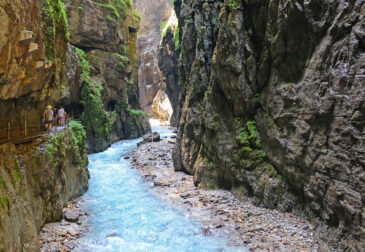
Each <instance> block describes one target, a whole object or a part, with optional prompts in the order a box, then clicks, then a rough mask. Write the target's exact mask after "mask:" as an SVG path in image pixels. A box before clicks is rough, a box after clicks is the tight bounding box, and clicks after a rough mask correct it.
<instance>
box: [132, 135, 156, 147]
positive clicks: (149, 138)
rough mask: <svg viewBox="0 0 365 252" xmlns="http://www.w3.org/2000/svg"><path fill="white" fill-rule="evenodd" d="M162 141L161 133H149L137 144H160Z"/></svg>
mask: <svg viewBox="0 0 365 252" xmlns="http://www.w3.org/2000/svg"><path fill="white" fill-rule="evenodd" d="M160 140H161V138H160V133H158V132H153V133H149V134H146V135H144V136H143V141H141V142H139V143H137V146H140V145H141V144H146V143H150V142H159V141H160Z"/></svg>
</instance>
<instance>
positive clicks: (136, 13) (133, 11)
mask: <svg viewBox="0 0 365 252" xmlns="http://www.w3.org/2000/svg"><path fill="white" fill-rule="evenodd" d="M132 15H133V21H135V22H138V21H140V20H141V19H142V17H141V15H140V14H139V13H138V12H137V11H135V10H132Z"/></svg>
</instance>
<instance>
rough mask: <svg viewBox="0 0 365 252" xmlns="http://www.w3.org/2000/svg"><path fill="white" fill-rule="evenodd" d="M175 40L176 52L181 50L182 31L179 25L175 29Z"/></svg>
mask: <svg viewBox="0 0 365 252" xmlns="http://www.w3.org/2000/svg"><path fill="white" fill-rule="evenodd" d="M174 40H175V51H177V50H179V48H180V30H179V25H176V27H175V34H174Z"/></svg>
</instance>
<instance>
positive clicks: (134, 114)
mask: <svg viewBox="0 0 365 252" xmlns="http://www.w3.org/2000/svg"><path fill="white" fill-rule="evenodd" d="M130 113H131V115H132V117H133V118H137V117H139V116H142V115H146V113H145V112H143V111H142V110H135V109H131V110H130Z"/></svg>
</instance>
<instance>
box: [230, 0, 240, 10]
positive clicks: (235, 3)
mask: <svg viewBox="0 0 365 252" xmlns="http://www.w3.org/2000/svg"><path fill="white" fill-rule="evenodd" d="M228 6H229V7H230V8H231V10H237V8H238V0H229V4H228Z"/></svg>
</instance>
